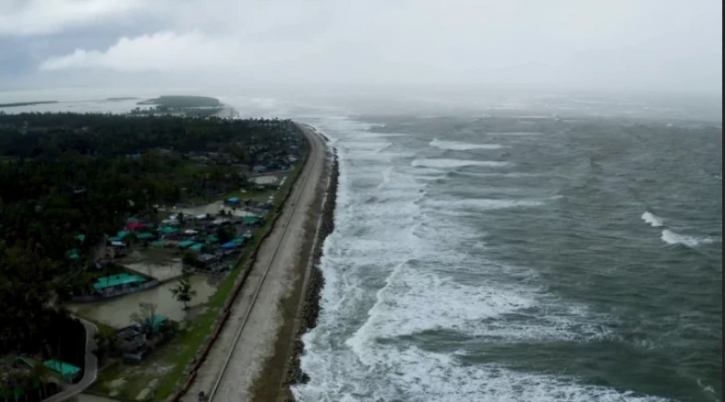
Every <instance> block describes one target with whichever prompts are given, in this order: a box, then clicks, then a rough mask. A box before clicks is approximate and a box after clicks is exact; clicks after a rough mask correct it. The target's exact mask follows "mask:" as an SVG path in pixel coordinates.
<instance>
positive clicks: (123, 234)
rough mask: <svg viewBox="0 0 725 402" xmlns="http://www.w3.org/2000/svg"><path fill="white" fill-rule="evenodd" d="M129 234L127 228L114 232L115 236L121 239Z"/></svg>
mask: <svg viewBox="0 0 725 402" xmlns="http://www.w3.org/2000/svg"><path fill="white" fill-rule="evenodd" d="M129 234H131V232H129V231H128V230H119V231H118V233H116V236H118V237H120V238H122V239H123V238H124V237H126V236H128V235H129Z"/></svg>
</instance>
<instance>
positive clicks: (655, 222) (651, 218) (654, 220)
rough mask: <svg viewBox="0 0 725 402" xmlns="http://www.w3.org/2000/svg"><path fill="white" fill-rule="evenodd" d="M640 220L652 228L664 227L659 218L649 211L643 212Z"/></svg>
mask: <svg viewBox="0 0 725 402" xmlns="http://www.w3.org/2000/svg"><path fill="white" fill-rule="evenodd" d="M642 220H643V221H645V222H647V223H649V224H650V225H652V227H655V228H656V227H660V226H663V225H664V221H663V220H662V218H660V217H659V216H657V215H655V214H653V213H652V212H649V211H644V213H643V214H642Z"/></svg>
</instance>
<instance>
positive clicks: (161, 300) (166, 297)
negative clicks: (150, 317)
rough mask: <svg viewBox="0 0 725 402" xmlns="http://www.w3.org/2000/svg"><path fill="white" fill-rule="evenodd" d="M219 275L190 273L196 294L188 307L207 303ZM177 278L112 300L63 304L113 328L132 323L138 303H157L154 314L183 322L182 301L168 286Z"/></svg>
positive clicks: (173, 283)
mask: <svg viewBox="0 0 725 402" xmlns="http://www.w3.org/2000/svg"><path fill="white" fill-rule="evenodd" d="M217 278H218V277H214V276H212V275H208V274H194V275H192V276H191V279H190V281H191V287H192V289H194V290H195V291H196V296H194V298H193V299H192V300H191V302H190V303H189V306H190V307H193V306H198V305H200V304H203V303H206V302H207V301H208V300H209V297H211V296H212V295H213V294H214V293H215V292H216V285H215V283H216V281H218V279H217ZM176 285H177V281H171V282H168V283H165V284H163V285H160V286H158V287H156V288H153V289H149V290H145V291H143V292H138V293H132V294H129V295H125V296H121V297H118V298H115V299H111V300H106V301H102V302H99V303H71V304H67V305H66V307H67V308H68V310H70V311H71V312H73V313H75V314H78V315H80V316H81V317H87V318H89V319H91V320H95V321H97V322H102V323H105V324H108V325H111V326H113V327H116V328H121V327H125V326H128V325H131V324H132V321H131V318H130V316H131V314H132V313H134V312H137V311H138V310H139V303H154V304H156V313H157V314H163V315H165V316H167V317H168V318H170V319H172V320H174V321H182V320H183V319H184V318H185V317H186V314H187V311H185V310H184V306H183V304H182V303H181V302H178V301H176V299H175V298H174V295H173V294H172V293H171V289H172V288H174V287H176Z"/></svg>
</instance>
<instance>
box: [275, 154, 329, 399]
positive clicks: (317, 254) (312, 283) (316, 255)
mask: <svg viewBox="0 0 725 402" xmlns="http://www.w3.org/2000/svg"><path fill="white" fill-rule="evenodd" d="M338 176H339V165H338V159H337V154H335V156H334V161H333V165H332V171H331V172H330V184H329V187H328V192H327V197H326V199H325V204H324V206H323V209H322V216H321V218H320V219H321V222H320V228H319V231H318V232H317V239H316V240H317V241H316V243H315V249H314V250H313V257H312V258H313V259H312V261H313V265H312V267H311V268H310V269H311V272H310V278H309V283H308V284H307V287H306V289H305V290H304V292H305V293H304V295H303V301H302V303H303V306H302V312H301V317H300V319H301V325H300V327H299V328H298V332H297V333H296V334H295V339H294V344H293V349H292V354H291V355H290V362H289V364H288V370H287V373H286V380H285V382H284V384H283V386H284V387H290V386H292V385H294V384H299V383H305V382H306V381H307V380H308V377H307V375H306V374H305V373H304V372H303V371H302V368H301V367H300V356H301V355H302V353H303V352H304V343H303V342H302V339H301V338H302V335H304V334H305V333H306V332H307V331H309V330H311V329H312V328H314V327H315V326H316V325H317V318H318V316H319V312H320V292H322V287H323V286H324V283H325V279H324V277H323V275H322V271H321V270H320V260H321V258H322V255H323V245H324V242H325V239H326V238H327V236H328V235H330V233H332V231H333V230H334V229H335V205H336V203H337V186H338ZM288 395H290V396H289V397H288V398H287V401H288V402H292V401H294V397H293V396H291V393H288Z"/></svg>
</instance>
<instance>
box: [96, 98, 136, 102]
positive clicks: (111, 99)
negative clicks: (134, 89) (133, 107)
mask: <svg viewBox="0 0 725 402" xmlns="http://www.w3.org/2000/svg"><path fill="white" fill-rule="evenodd" d="M134 99H138V98H134V97H130V98H106V99H104V100H105V101H108V102H118V101H126V100H134Z"/></svg>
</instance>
